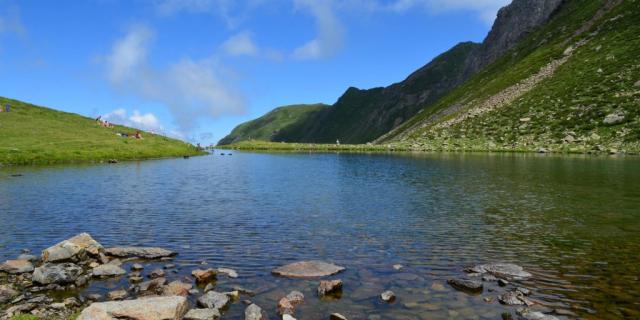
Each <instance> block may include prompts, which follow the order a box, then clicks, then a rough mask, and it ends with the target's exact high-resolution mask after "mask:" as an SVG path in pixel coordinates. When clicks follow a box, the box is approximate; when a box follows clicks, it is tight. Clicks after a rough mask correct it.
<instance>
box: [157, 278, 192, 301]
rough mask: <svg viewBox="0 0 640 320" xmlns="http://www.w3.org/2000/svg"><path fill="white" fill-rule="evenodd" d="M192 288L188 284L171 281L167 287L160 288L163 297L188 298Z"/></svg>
mask: <svg viewBox="0 0 640 320" xmlns="http://www.w3.org/2000/svg"><path fill="white" fill-rule="evenodd" d="M191 288H193V286H192V285H191V284H190V283H184V282H182V281H179V280H176V281H172V282H171V283H169V284H168V285H166V286H164V287H163V288H162V295H163V296H184V297H186V296H188V295H189V290H191Z"/></svg>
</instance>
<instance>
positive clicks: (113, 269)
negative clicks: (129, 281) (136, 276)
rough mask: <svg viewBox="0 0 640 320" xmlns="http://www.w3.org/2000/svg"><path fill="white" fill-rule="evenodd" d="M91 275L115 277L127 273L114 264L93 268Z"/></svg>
mask: <svg viewBox="0 0 640 320" xmlns="http://www.w3.org/2000/svg"><path fill="white" fill-rule="evenodd" d="M91 273H92V274H93V276H94V277H115V276H121V275H124V274H126V273H127V271H125V270H124V269H122V268H120V267H119V266H117V265H115V264H102V265H99V266H97V267H95V268H93V271H91Z"/></svg>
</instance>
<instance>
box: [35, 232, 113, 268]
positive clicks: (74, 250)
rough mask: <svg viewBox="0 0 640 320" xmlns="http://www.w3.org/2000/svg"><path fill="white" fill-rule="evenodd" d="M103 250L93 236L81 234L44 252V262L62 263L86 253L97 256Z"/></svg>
mask: <svg viewBox="0 0 640 320" xmlns="http://www.w3.org/2000/svg"><path fill="white" fill-rule="evenodd" d="M101 250H102V245H101V244H100V243H98V241H96V240H94V239H93V238H92V237H91V235H89V234H88V233H81V234H79V235H77V236H75V237H73V238H71V239H67V240H63V241H61V242H59V243H57V244H56V245H54V246H51V247H49V248H47V249H45V250H44V251H42V260H43V261H44V262H60V261H65V260H70V259H73V258H76V257H79V256H82V255H83V254H84V253H89V254H91V255H94V256H95V255H98V254H99V253H100V251H101Z"/></svg>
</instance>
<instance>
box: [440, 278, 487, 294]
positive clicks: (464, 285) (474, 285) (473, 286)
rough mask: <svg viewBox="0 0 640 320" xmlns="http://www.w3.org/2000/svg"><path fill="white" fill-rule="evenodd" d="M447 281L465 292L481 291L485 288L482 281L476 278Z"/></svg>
mask: <svg viewBox="0 0 640 320" xmlns="http://www.w3.org/2000/svg"><path fill="white" fill-rule="evenodd" d="M447 283H448V284H449V285H450V286H452V287H453V288H455V289H457V290H460V291H465V292H471V293H481V292H482V289H483V285H482V282H480V281H476V280H466V279H449V280H448V281H447Z"/></svg>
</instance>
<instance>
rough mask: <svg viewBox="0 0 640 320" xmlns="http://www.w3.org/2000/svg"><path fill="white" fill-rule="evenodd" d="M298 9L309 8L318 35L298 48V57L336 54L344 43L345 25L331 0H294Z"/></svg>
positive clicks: (295, 56) (325, 56) (323, 56)
mask: <svg viewBox="0 0 640 320" xmlns="http://www.w3.org/2000/svg"><path fill="white" fill-rule="evenodd" d="M294 3H295V6H296V8H298V9H304V10H308V11H309V12H310V13H311V15H313V17H314V18H315V21H316V28H317V32H318V35H317V37H316V38H315V39H313V40H311V41H309V42H307V43H306V44H304V45H302V46H300V47H298V48H296V49H295V50H294V52H293V57H294V58H297V59H320V58H327V57H331V56H333V55H335V54H336V53H337V52H338V51H339V50H340V49H341V48H342V45H343V41H344V27H343V26H342V23H340V21H339V20H338V18H337V17H336V15H335V13H334V12H333V8H332V1H330V0H294Z"/></svg>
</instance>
